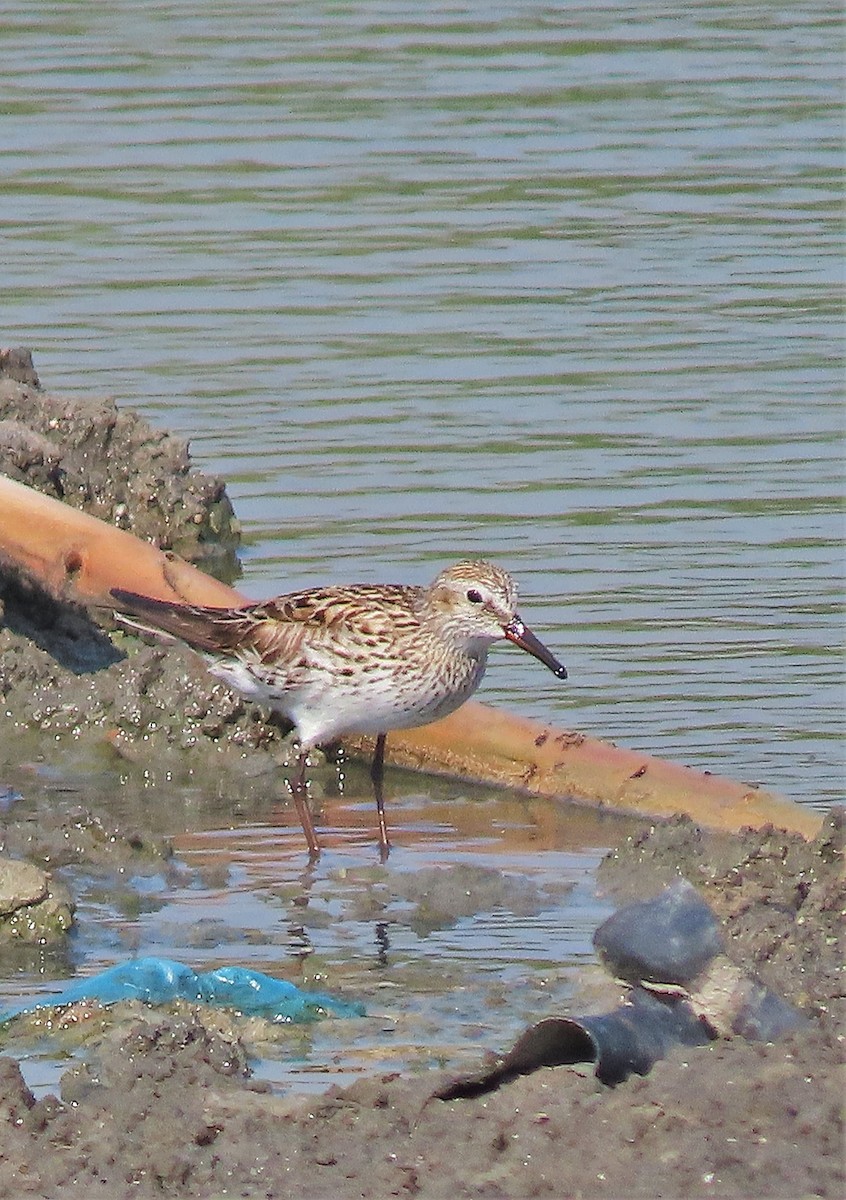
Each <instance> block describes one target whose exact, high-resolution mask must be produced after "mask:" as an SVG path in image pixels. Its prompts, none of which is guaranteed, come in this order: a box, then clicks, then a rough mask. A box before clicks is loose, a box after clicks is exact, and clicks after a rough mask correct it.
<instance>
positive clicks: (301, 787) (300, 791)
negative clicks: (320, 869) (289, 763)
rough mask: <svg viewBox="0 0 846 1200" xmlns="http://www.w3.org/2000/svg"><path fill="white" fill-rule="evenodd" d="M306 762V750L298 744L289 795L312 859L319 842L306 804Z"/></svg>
mask: <svg viewBox="0 0 846 1200" xmlns="http://www.w3.org/2000/svg"><path fill="white" fill-rule="evenodd" d="M307 763H308V750H305V749H304V748H303V747H302V746H300V755H299V758H298V760H297V773H296V774H295V775H294V778H293V779H292V780H291V795H292V797H293V800H294V807H295V808H296V810H297V816H298V817H299V818H300V822H301V824H302V827H303V833H304V834H305V837H306V841H307V842H308V856H309V859H311V860H314V859H315V858H319V856H320V842H318V840H317V834H316V833H315V832H314V821H312V819H311V810H310V808H309V806H308V791H307V789H306V778H305V775H306V765H307Z"/></svg>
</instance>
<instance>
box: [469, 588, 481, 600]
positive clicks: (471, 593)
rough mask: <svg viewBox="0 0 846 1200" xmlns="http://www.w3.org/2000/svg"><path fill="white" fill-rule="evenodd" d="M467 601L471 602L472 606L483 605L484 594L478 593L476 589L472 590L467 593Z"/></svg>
mask: <svg viewBox="0 0 846 1200" xmlns="http://www.w3.org/2000/svg"><path fill="white" fill-rule="evenodd" d="M467 599H468V600H469V601H470V603H471V604H481V603H482V593H481V592H477V591H476V589H475V588H471V589H470V591H469V592H468V593H467Z"/></svg>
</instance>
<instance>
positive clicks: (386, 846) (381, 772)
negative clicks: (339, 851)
mask: <svg viewBox="0 0 846 1200" xmlns="http://www.w3.org/2000/svg"><path fill="white" fill-rule="evenodd" d="M386 737H387V734H385V733H380V734H378V735H377V737H376V746H375V748H374V750H373V762H372V763H371V764H370V778H371V779H372V780H373V794H374V795H375V797H376V811H377V813H378V814H379V857H380V859H381V860H382V862H384V861H385V859H386V858H387V857H388V855H389V854H390V852H391V843H390V842H389V841H388V827H387V825H386V824H385V793H384V792H383V790H382V782H383V780H384V778H385V738H386Z"/></svg>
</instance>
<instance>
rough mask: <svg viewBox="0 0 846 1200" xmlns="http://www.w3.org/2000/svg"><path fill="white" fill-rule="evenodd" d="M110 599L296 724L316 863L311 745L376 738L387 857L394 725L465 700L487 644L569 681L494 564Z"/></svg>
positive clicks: (306, 825) (302, 802)
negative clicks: (213, 596)
mask: <svg viewBox="0 0 846 1200" xmlns="http://www.w3.org/2000/svg"><path fill="white" fill-rule="evenodd" d="M112 596H113V597H114V599H115V600H116V601H117V606H118V608H119V609H120V610H122V612H124V613H129V614H131V616H132V617H134V618H138V619H139V621H138V624H140V627H141V628H142V629H147V630H149V629H150V627H151V626H152V627H153V632H155V631H157V630H163V631H165V632H166V633H168V634H170V635H172V636H174V637H176V638H178V639H179V640H181V641H184V642H187V644H188V645H189V646H191V647H192V648H193V649H195V650H197V651H199V652H200V653H201V654H202V655H203V657H204V658H205V660H206V665H207V666H208V669H209V670H210V671H211V673H212V674H213V675H215V676H216V677H217V678H218V679H222V680H223V681H224V682H225V683H227V684H228V685H229V686H230V687H232V688H233V689H234V690H235V691H236V692H239V693H240V694H241V695H242V696H244V697H245V698H246V699H248V700H253V701H255V702H256V703H258V704H264V705H267V706H269V707H270V708H273V709H276V710H277V711H278V712H280V713H281V714H282V715H283V716H285V717H286V718H287V719H288V720H289V721H290V722H291V723H292V724H293V725H294V727H295V729H296V732H297V735H298V738H299V760H298V764H297V770H296V774H295V776H294V779H293V781H292V783H291V792H292V795H293V798H294V803H295V804H296V807H297V813H298V815H299V818H300V820H301V821H302V826H303V831H304V833H305V836H306V841H307V842H308V849H309V856H310V857H311V858H316V857H317V856H318V855H319V853H320V843H319V842H318V840H317V835H316V833H315V831H314V823H313V821H312V817H311V812H310V811H309V807H308V804H307V800H306V785H305V771H306V765H307V762H308V752H309V750H310V749H311V748H312V747H314V746H316V745H317V744H318V743H320V742H330V741H333V740H335V739H336V738H339V737H341V736H343V735H345V734H375V735H376V748H375V752H374V755H373V763H372V767H371V772H370V774H371V779H372V781H373V789H374V793H375V797H376V807H377V811H378V817H379V845H380V849H381V853H382V858H383V860H384V858H385V856H386V855H387V853H388V850H389V847H390V843H389V841H388V831H387V826H386V824H385V807H384V796H383V791H382V779H383V773H384V759H385V737H386V735H387V733H388V731H389V730H391V729H407V728H409V727H410V726H414V725H426V724H427V723H428V722H429V721H436V720H437V719H438V718H439V717H445V716H446V715H447V714H448V713H451V712H453V711H454V710H455V709H456V708H458V707H459V706H460V705H461V704H463V703H464V701H465V700H467V699H468V697H469V696H470V695H472V693H473V692H474V691H475V690H476V688H477V687H478V686H479V683H480V681H481V679H482V676H483V675H484V672H485V666H486V663H487V657H488V650H489V649H490V647H491V646H492V644H493V643H494V642H496V641H499V640H500V639H502V638H506V639H507V640H508V641H509V642H513V643H514V645H515V646H519V647H520V648H521V649H522V650H526V651H528V653H529V654H532V655H534V657H535V658H538V659H540V661H541V662H542V663H543V664H544V665H545V666H547V667H549V669H550V670H551V671H553V672H554V673H555V675H557V677H558V678H559V679H566V678H567V670H566V668H565V667H563V666H562V665H561V663H559V662H558V660H557V659H556V658H555V657H554V656H553V655H552V654H551V653H550V651H549V650H547V648H546V646H544V645H543V643H542V642H540V641H539V640H538V639H537V638H536V637H535V635H534V634H533V633H532V632H531V630H529V629H527V628H526V626H525V625H524V624H523V622H522V621H521V619H520V617H519V616H518V615H517V612H516V609H515V604H516V599H517V587H516V585H515V583H514V580H513V579H512V578H511V576H510V575H509V574H508V572H507V571H503V570H502V569H501V568H500V567H496V566H494V565H493V564H492V563H488V562H482V561H477V562H460V563H457V564H456V565H455V566H452V567H449V568H447V570H445V571H442V572H441V573H440V575H438V577H437V578H436V579H435V581H434V583H433V584H432V585H431V586H430V587H428V588H423V587H405V586H402V585H399V584H383V585H380V584H352V585H347V586H344V585H341V586H337V587H319V588H309V589H307V590H305V591H301V592H291V593H289V594H288V595H284V596H277V597H276V598H275V599H273V600H263V601H260V602H259V603H256V604H244V605H239V606H238V607H236V608H207V607H201V606H199V605H192V604H179V603H172V602H169V601H165V600H154V599H152V598H151V597H149V596H139V595H137V594H136V593H135V592H127V591H123V590H122V589H119V588H115V589H113V590H112ZM145 622H146V624H144V623H145ZM127 623H129V624H135V622H132V621H129V622H127Z"/></svg>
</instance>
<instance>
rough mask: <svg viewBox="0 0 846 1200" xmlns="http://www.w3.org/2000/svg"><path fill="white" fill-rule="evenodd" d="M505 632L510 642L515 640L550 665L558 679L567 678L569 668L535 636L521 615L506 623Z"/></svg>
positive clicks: (521, 646)
mask: <svg viewBox="0 0 846 1200" xmlns="http://www.w3.org/2000/svg"><path fill="white" fill-rule="evenodd" d="M503 633H504V634H505V636H506V637H507V638H508V640H509V642H513V643H514V645H515V646H519V647H520V649H521V650H525V651H527V653H529V654H531V655H533V656H534V657H535V658H536V659H538V660H539V661H540V662H542V663H543V665H544V666H545V667H549V669H550V671H552V673H553V675H555V676H557V678H558V679H566V678H567V668H566V667H565V666H563V665H562V664H561V663H560V662H559V661H558V659H557V658H556V657H555V655H554V654H553V653H552V651H551V650H547V648H546V646H545V645H544V644H543V642H542V641H540V639H539V638H536V637H535V635H534V634H533V633H532V631H531V629H527V628H526V626H525V625H524V624H523V622H522V621H521V620H520V618H519V617H515V618H514V620H513V621H512V622H511V624H510V625H506V626H505V627H504V628H503Z"/></svg>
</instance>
